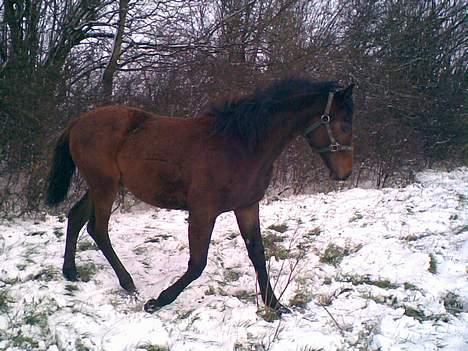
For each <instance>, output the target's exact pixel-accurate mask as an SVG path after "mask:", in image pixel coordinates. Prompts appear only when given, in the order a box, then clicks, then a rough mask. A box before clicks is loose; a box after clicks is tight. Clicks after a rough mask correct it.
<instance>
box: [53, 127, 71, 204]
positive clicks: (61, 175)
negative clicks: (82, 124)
mask: <svg viewBox="0 0 468 351" xmlns="http://www.w3.org/2000/svg"><path fill="white" fill-rule="evenodd" d="M74 172H75V163H74V162H73V159H72V158H71V155H70V147H69V129H67V130H65V132H64V133H63V134H62V136H61V137H60V139H59V140H58V142H57V145H56V146H55V150H54V158H53V161H52V168H51V169H50V173H49V178H48V185H47V198H46V204H47V205H49V206H53V205H57V204H59V203H60V202H62V201H63V200H65V198H66V197H67V193H68V188H69V187H70V182H71V178H72V176H73V173H74Z"/></svg>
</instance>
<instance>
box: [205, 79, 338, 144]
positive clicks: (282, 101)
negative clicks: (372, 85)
mask: <svg viewBox="0 0 468 351" xmlns="http://www.w3.org/2000/svg"><path fill="white" fill-rule="evenodd" d="M337 88H339V85H338V83H337V82H335V81H324V82H313V81H310V80H307V79H296V78H295V79H291V78H289V79H283V80H278V81H276V82H274V83H273V84H271V85H270V86H268V87H266V88H264V89H257V90H256V91H255V92H254V93H253V94H251V95H247V96H244V97H241V98H239V99H236V100H228V101H225V102H224V103H222V104H220V105H217V106H213V107H211V109H210V110H209V111H208V114H209V115H211V116H213V117H214V118H215V119H216V122H215V130H214V133H215V134H220V135H224V136H228V137H234V138H238V139H239V140H241V141H242V142H244V143H245V144H246V145H247V146H248V147H249V148H250V149H251V150H252V149H255V147H256V146H257V145H258V143H259V142H261V141H262V140H263V138H264V136H265V135H266V132H267V131H268V130H269V129H270V127H271V126H272V125H274V124H275V123H276V122H277V120H278V118H279V116H282V114H278V113H277V112H281V111H285V110H289V111H298V110H300V109H302V108H304V106H301V104H297V103H296V104H294V103H292V101H291V99H290V98H292V97H294V96H310V95H323V94H328V93H329V92H330V91H333V90H336V89H337ZM296 102H297V101H296Z"/></svg>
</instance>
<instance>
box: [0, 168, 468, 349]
mask: <svg viewBox="0 0 468 351" xmlns="http://www.w3.org/2000/svg"><path fill="white" fill-rule="evenodd" d="M467 207H468V168H459V169H456V170H454V171H452V172H435V171H425V172H423V173H419V174H418V175H417V177H416V182H415V183H414V184H412V185H410V186H407V187H405V188H401V189H394V188H386V189H382V190H364V189H352V190H347V191H342V192H333V193H328V194H315V195H308V196H295V197H288V198H281V199H269V200H266V201H264V202H263V203H262V206H261V221H262V228H263V236H264V241H265V246H266V248H267V255H268V257H269V258H270V259H269V266H270V274H271V278H272V282H273V284H274V285H275V290H276V292H277V295H281V301H282V302H283V303H284V304H286V305H288V306H289V307H290V308H291V310H292V313H291V314H288V315H283V317H282V318H281V319H277V318H275V316H274V315H272V314H271V313H269V312H268V311H265V309H264V308H263V305H262V303H261V302H258V303H257V297H256V284H255V275H254V271H253V268H252V265H251V263H250V261H249V259H248V257H247V252H246V250H245V248H244V244H243V242H242V239H241V237H240V235H239V234H238V230H237V227H236V224H235V218H234V215H233V214H231V213H227V214H224V215H222V216H221V217H219V218H218V221H217V223H216V227H215V231H214V233H213V237H212V243H211V247H210V253H209V261H208V266H207V268H206V270H205V272H204V273H203V275H202V277H201V278H199V279H198V280H197V281H195V282H194V283H193V284H192V285H190V286H189V287H188V288H187V289H186V290H185V291H184V292H183V293H182V294H181V295H180V296H179V298H178V299H177V300H176V301H175V302H174V303H173V304H171V305H169V306H167V307H165V308H163V309H161V310H160V311H158V312H156V313H155V314H152V315H150V314H147V313H145V312H143V311H142V310H143V304H144V302H145V301H146V300H147V299H148V298H150V297H157V295H158V294H159V292H160V291H161V290H162V289H164V288H166V287H167V286H168V285H170V284H171V283H172V282H173V281H174V280H175V279H176V278H177V277H179V276H180V275H181V274H182V273H183V272H184V271H185V268H186V265H187V259H188V246H187V239H186V230H187V223H186V217H187V214H186V213H184V212H179V211H167V210H158V209H154V208H151V209H149V208H143V207H141V208H136V209H134V210H132V212H131V213H118V212H116V213H114V215H113V217H112V220H111V224H110V233H111V239H112V241H113V244H114V248H115V249H116V251H117V253H118V255H119V257H120V258H121V260H122V261H123V263H124V265H125V266H126V268H127V269H128V271H129V272H130V273H131V274H132V276H133V278H134V281H135V284H136V285H137V287H138V289H139V294H138V295H137V296H128V295H126V294H125V293H124V291H123V290H122V289H121V288H120V287H119V285H118V280H117V278H116V276H115V274H114V272H113V271H112V269H111V268H110V266H109V265H108V263H107V261H106V260H105V258H104V257H103V255H102V254H101V253H100V252H99V251H97V250H96V246H95V245H94V243H92V241H91V238H90V237H89V235H88V234H87V233H82V235H81V236H80V240H79V243H78V254H77V264H78V267H79V271H80V276H81V280H80V281H78V282H68V281H66V280H64V278H63V277H62V275H61V271H60V270H61V265H62V256H63V250H64V239H65V238H64V231H65V225H66V222H65V220H64V218H63V217H47V218H46V220H45V221H40V222H39V221H36V222H35V221H32V220H19V219H16V220H11V221H4V222H0V350H49V351H55V350H80V351H82V350H109V351H110V350H151V351H155V350H171V351H182V350H201V351H209V350H213V351H214V350H216V351H218V350H236V351H241V350H243V351H263V350H272V351H273V350H274V351H288V350H291V351H313V350H314V351H318V350H324V351H331V350H382V351H387V350H392V351H396V350H411V351H419V350H421V351H422V350H451V351H461V350H468V279H467V278H468V210H467Z"/></svg>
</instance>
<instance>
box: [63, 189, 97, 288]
mask: <svg viewBox="0 0 468 351" xmlns="http://www.w3.org/2000/svg"><path fill="white" fill-rule="evenodd" d="M90 215H91V203H90V200H89V196H88V192H86V194H85V195H84V196H83V197H82V198H81V199H80V200H79V201H78V202H77V203H75V205H73V207H72V208H71V210H70V211H69V212H68V224H67V238H66V242H65V255H64V259H63V268H62V272H63V275H64V276H65V278H67V279H68V280H76V278H77V271H76V264H75V256H76V243H77V240H78V235H79V234H80V230H81V228H83V226H84V225H85V224H86V222H87V221H88V220H89V217H90Z"/></svg>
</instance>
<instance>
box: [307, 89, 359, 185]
mask: <svg viewBox="0 0 468 351" xmlns="http://www.w3.org/2000/svg"><path fill="white" fill-rule="evenodd" d="M353 86H354V85H353V84H351V85H350V86H348V87H347V88H345V89H342V90H338V91H334V92H330V93H329V95H328V99H327V104H326V106H325V108H324V110H323V114H322V115H321V116H320V119H319V120H316V119H315V120H314V121H312V124H311V125H309V126H308V127H307V128H306V130H305V131H304V135H305V138H306V139H307V142H308V143H309V145H310V146H311V147H312V148H313V149H315V150H316V151H318V153H319V154H320V156H321V157H322V159H323V161H324V162H325V164H326V165H327V167H328V168H329V169H330V176H331V178H332V179H335V180H345V179H347V178H348V177H349V176H350V175H351V171H352V168H353V147H352V139H353V128H352V117H353V97H352V95H353Z"/></svg>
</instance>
